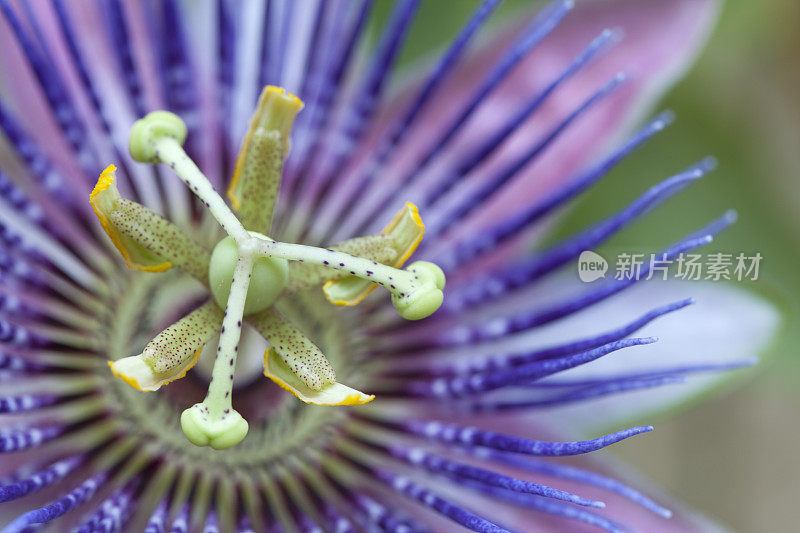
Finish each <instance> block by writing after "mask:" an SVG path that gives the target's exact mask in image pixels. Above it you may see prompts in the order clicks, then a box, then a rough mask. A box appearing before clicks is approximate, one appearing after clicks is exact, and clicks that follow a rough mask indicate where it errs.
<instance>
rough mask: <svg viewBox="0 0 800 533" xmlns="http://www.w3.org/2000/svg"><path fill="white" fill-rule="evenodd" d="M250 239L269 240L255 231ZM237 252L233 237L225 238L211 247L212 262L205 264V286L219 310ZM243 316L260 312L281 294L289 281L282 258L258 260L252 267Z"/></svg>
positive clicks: (229, 290)
mask: <svg viewBox="0 0 800 533" xmlns="http://www.w3.org/2000/svg"><path fill="white" fill-rule="evenodd" d="M249 233H250V235H251V236H253V237H256V238H259V239H264V240H269V239H268V238H267V237H265V236H264V235H261V234H260V233H256V232H254V231H251V232H249ZM238 259H239V251H238V248H237V246H236V241H234V240H233V238H232V237H225V238H224V239H222V240H221V241H219V243H218V244H217V245H216V246H215V247H214V251H213V252H212V253H211V262H210V263H209V265H208V285H209V288H210V289H211V294H213V295H214V300H215V301H216V302H217V305H219V306H220V307H221V308H223V309H224V308H225V305H226V303H227V301H228V294H230V292H231V280H232V279H233V272H234V270H235V269H236V261H237V260H238ZM251 276H252V277H251V278H250V285H249V287H248V288H247V298H246V299H245V304H244V314H245V315H249V314H252V313H257V312H258V311H263V310H264V309H266V308H267V307H269V306H270V305H272V303H273V302H274V301H275V299H276V298H277V297H278V295H280V293H281V291H283V288H284V287H285V286H286V282H287V281H288V279H289V264H288V261H286V260H285V259H279V258H276V257H259V258H258V259H256V261H255V263H254V265H253V272H252V274H251Z"/></svg>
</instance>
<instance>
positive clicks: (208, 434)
mask: <svg viewBox="0 0 800 533" xmlns="http://www.w3.org/2000/svg"><path fill="white" fill-rule="evenodd" d="M181 428H182V429H183V433H184V435H186V438H187V439H189V441H190V442H192V444H195V445H197V446H211V447H212V448H214V449H215V450H224V449H225V448H230V447H231V446H236V445H237V444H239V443H240V442H242V440H243V439H244V438H245V437H246V436H247V432H248V430H249V429H250V426H249V425H248V424H247V420H245V419H244V418H242V415H240V414H239V413H238V412H236V411H234V410H233V409H230V410H229V411H228V412H227V413H225V415H224V416H222V417H218V416H212V415H211V414H210V413H209V410H208V407H206V406H205V405H203V404H202V403H198V404H195V405H193V406H192V407H190V408H189V409H186V410H185V411H184V412H183V414H182V415H181Z"/></svg>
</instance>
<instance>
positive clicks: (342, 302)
mask: <svg viewBox="0 0 800 533" xmlns="http://www.w3.org/2000/svg"><path fill="white" fill-rule="evenodd" d="M406 218H409V219H410V222H411V223H412V224H413V226H415V230H416V231H415V232H414V234H413V237H412V238H411V239H410V240H409V241H408V243H406V245H405V246H404V247H403V248H402V249H401V250H398V256H397V259H395V260H394V262H393V263H391V264H390V265H389V266H392V267H394V268H400V267H401V266H403V264H404V263H405V262H406V260H407V259H408V258H409V257H411V255H412V254H413V253H414V251H415V250H416V249H417V247H418V246H419V243H420V242H422V238H423V237H424V236H425V224H423V222H422V218H420V216H419V210H418V209H417V206H416V205H414V204H412V203H411V202H406V205H405V206H404V207H403V208H402V209H400V211H398V212H397V213H396V214H395V216H394V218H393V219H392V221H391V222H389V224H388V225H387V226H386V227H385V228H383V231H382V232H381V233H383V234H385V235H391V233H392V231H394V230H395V228H397V227H398V226H399V225H400V223H401V222H402V221H403V219H406ZM345 286H347V287H348V289H349V290H350V292H352V295H351V296H349V297H336V296H334V295H333V292H334V291H335V290H336V289H337V288H341V289H343V288H344V287H345ZM376 287H377V285H376V284H375V283H372V282H370V281H367V280H364V279H361V278H357V277H355V276H346V277H344V278H341V279H337V280H331V281H329V282H327V283H325V285H323V286H322V291H323V292H324V293H325V298H327V299H328V301H329V302H330V303H332V304H333V305H339V306H352V305H358V304H360V303H361V302H362V301H363V300H364V298H366V297H367V296H369V294H370V293H371V292H372V291H374V290H375V288H376ZM359 289H360V290H359Z"/></svg>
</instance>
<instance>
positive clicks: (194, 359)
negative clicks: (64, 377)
mask: <svg viewBox="0 0 800 533" xmlns="http://www.w3.org/2000/svg"><path fill="white" fill-rule="evenodd" d="M202 351H203V348H202V347H200V348H199V349H198V350H197V351H196V352H195V353H194V355H193V356H192V358H191V360H190V361H189V364H187V365H186V366H185V367H183V372H182V373H181V375H180V376H175V377H173V378H170V379H165V380H162V381H160V382H159V383H158V386H157V387H151V388H142V386H141V385H140V384H139V381H138V380H137V379H136V378H135V377H133V376H129V375H127V374H123V373H122V372H119V371H117V369H116V368H114V363H116V362H117V361H108V366H109V368H111V373H112V374H114V376H115V377H118V378H120V379H121V380H122V381H124V382H125V383H127V384H128V385H130V386H131V387H133V388H134V389H136V390H138V391H140V392H152V391H155V390H158V389H160V388H161V387H163V386H164V385H169V384H170V383H172V382H173V381H177V380H179V379H181V378H183V377H184V376H186V374H187V373H188V372H189V370H191V369H192V367H193V366H194V365H196V364H197V361H199V360H200V353H201V352H202Z"/></svg>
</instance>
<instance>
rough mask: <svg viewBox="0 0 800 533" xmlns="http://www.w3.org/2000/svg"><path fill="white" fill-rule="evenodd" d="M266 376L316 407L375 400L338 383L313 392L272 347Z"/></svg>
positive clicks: (269, 350)
mask: <svg viewBox="0 0 800 533" xmlns="http://www.w3.org/2000/svg"><path fill="white" fill-rule="evenodd" d="M264 375H265V376H266V377H268V378H269V379H271V380H272V381H274V382H275V383H277V384H278V385H279V386H280V387H281V388H283V389H284V390H287V391H289V392H290V393H292V394H293V395H295V396H297V397H298V398H299V399H301V400H302V401H304V402H305V403H311V404H315V405H364V404H365V403H369V402H371V401H372V400H374V399H375V396H374V395H372V394H364V393H363V392H361V391H358V390H356V389H353V388H351V387H348V386H347V385H342V384H341V383H339V382H338V381H337V382H335V383H333V384H331V385H328V386H326V387H324V388H323V389H322V390H320V391H315V390H312V389H310V388H309V387H307V386H306V385H304V384H303V383H302V382H301V381H300V379H299V378H298V377H297V376H295V375H294V374H293V373H292V371H291V370H289V368H288V367H287V366H286V365H285V364H284V363H283V361H282V360H281V357H280V355H278V352H276V351H275V350H274V349H273V348H271V347H270V348H267V350H266V351H265V352H264Z"/></svg>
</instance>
